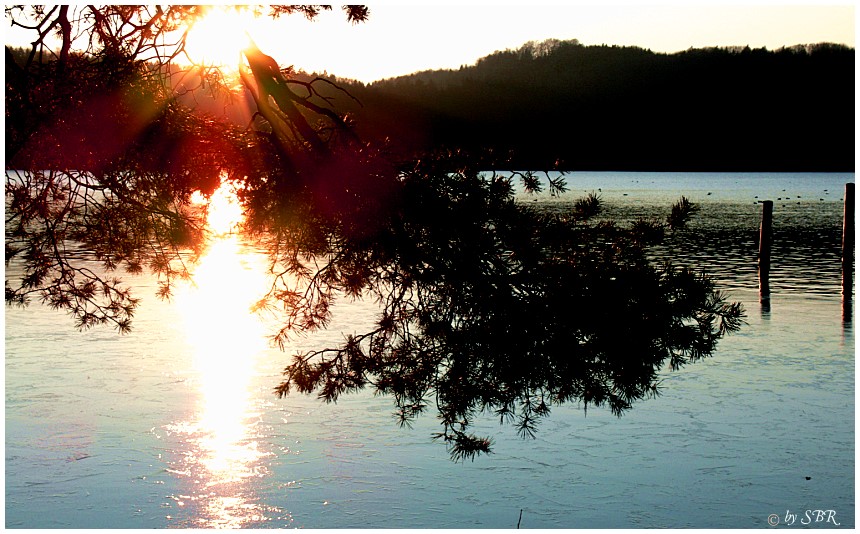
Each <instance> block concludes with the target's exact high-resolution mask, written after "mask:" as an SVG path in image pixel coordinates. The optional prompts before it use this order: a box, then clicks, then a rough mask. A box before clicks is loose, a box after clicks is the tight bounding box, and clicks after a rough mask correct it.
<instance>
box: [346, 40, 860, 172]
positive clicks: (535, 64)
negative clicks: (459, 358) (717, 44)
mask: <svg viewBox="0 0 860 534" xmlns="http://www.w3.org/2000/svg"><path fill="white" fill-rule="evenodd" d="M339 81H340V82H341V83H343V84H344V85H345V86H346V87H347V88H348V90H349V91H350V92H351V93H352V94H354V95H356V96H357V97H358V99H359V100H360V101H361V102H362V104H363V107H357V106H356V107H354V109H353V110H352V113H353V114H354V115H355V117H356V119H357V121H356V122H357V124H358V126H359V128H360V129H363V130H364V135H365V136H377V137H388V138H390V139H392V140H393V142H394V143H395V144H397V145H399V148H408V149H416V150H420V149H425V148H427V147H438V146H457V147H460V148H468V149H486V148H492V149H494V150H496V151H498V152H506V151H510V152H512V153H515V154H517V156H516V157H515V158H514V163H516V164H518V165H520V166H521V167H524V168H526V167H528V168H548V167H549V166H551V165H552V164H554V163H555V162H556V161H558V162H559V163H560V165H561V167H562V168H566V169H571V170H586V169H588V170H642V171H645V170H662V171H680V170H690V171H852V170H853V169H854V114H853V109H854V107H853V103H854V49H853V48H849V47H846V46H842V45H836V44H829V43H821V44H816V45H809V46H801V45H798V46H793V47H786V48H781V49H779V50H775V51H769V50H766V49H763V48H762V49H750V48H749V47H743V48H741V47H731V48H707V49H690V50H687V51H684V52H678V53H674V54H663V53H655V52H651V51H649V50H645V49H642V48H637V47H618V46H605V45H604V46H584V45H582V44H579V43H578V42H577V41H575V40H571V41H559V40H550V41H544V42H541V43H534V42H530V43H527V44H525V45H523V46H522V47H520V48H519V49H517V50H505V51H500V52H496V53H494V54H492V55H490V56H487V57H484V58H482V59H480V60H479V61H478V62H477V63H476V64H475V65H473V66H468V67H461V68H460V69H459V70H441V71H425V72H419V73H416V74H412V75H409V76H402V77H398V78H393V79H386V80H382V81H378V82H374V83H372V84H369V85H363V84H360V83H355V82H349V81H345V80H339Z"/></svg>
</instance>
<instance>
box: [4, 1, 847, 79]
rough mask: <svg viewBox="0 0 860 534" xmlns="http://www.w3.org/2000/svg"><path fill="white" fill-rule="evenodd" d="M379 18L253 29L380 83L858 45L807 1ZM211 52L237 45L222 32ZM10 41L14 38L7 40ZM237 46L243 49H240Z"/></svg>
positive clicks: (412, 13) (274, 44)
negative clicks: (705, 51) (502, 62)
mask: <svg viewBox="0 0 860 534" xmlns="http://www.w3.org/2000/svg"><path fill="white" fill-rule="evenodd" d="M370 7H371V17H370V20H369V21H368V22H366V23H363V24H358V25H350V24H349V23H347V22H346V20H345V17H344V16H343V14H342V13H341V12H340V11H339V10H337V9H336V10H334V11H333V12H328V13H323V14H322V15H321V16H320V17H319V18H318V19H317V20H315V21H312V22H308V21H306V20H304V19H303V18H302V17H300V16H292V17H286V18H282V19H279V20H278V21H276V22H273V21H268V20H267V21H265V22H259V23H253V24H251V25H250V27H249V28H247V29H248V31H249V33H250V34H251V35H252V36H253V37H254V39H255V40H256V42H257V43H258V44H259V46H260V48H261V49H262V50H263V51H264V52H266V53H268V54H269V55H272V56H273V57H275V59H277V60H278V62H279V63H281V64H282V65H290V64H292V65H295V66H296V67H299V68H303V69H305V70H309V71H323V70H326V71H328V72H329V73H332V74H336V75H338V76H343V77H348V78H355V79H358V80H362V81H366V82H370V81H374V80H377V79H380V78H384V77H392V76H397V75H401V74H409V73H412V72H415V71H418V70H426V69H439V68H454V69H456V68H459V67H460V66H461V65H469V64H473V63H474V62H475V61H476V60H477V59H478V58H480V57H483V56H486V55H488V54H490V53H492V52H494V51H496V50H504V49H508V48H518V47H519V46H520V45H522V44H523V43H525V42H526V41H530V40H534V41H540V40H543V39H548V38H557V39H578V40H579V41H580V42H581V43H583V44H586V45H590V44H609V45H634V46H640V47H643V48H648V49H651V50H653V51H655V52H677V51H680V50H686V49H687V48H690V47H696V48H699V47H706V46H735V45H740V46H744V45H749V46H750V47H753V48H757V47H762V46H764V47H767V48H768V49H771V50H773V49H777V48H779V47H781V46H790V45H795V44H811V43H819V42H824V41H827V42H836V43H842V44H846V45H849V46H852V47H853V46H854V35H855V8H854V5H853V4H851V3H848V4H843V5H837V6H833V5H831V6H828V5H823V4H819V3H812V2H806V3H804V4H802V5H800V4H794V5H785V4H782V5H780V4H774V3H765V2H761V1H759V2H748V3H747V4H746V5H743V6H739V5H734V6H731V5H726V4H720V3H698V2H694V3H691V2H686V3H684V4H677V3H676V5H668V6H667V5H663V6H652V5H647V4H646V3H645V2H642V1H627V2H625V3H612V4H601V5H587V4H585V3H583V2H565V3H555V4H552V5H544V6H534V5H529V6H527V7H526V6H524V5H522V4H520V5H500V4H498V3H495V4H491V3H485V4H480V3H470V4H467V5H456V6H455V5H435V6H426V5H423V6H422V5H413V4H408V3H402V2H401V3H395V4H391V3H383V4H372V5H371V6H370ZM213 33H214V34H215V35H213V40H212V41H211V42H210V43H207V44H206V45H205V47H206V48H209V49H213V50H214V49H215V48H217V47H218V46H219V45H223V44H225V43H227V42H229V38H228V37H227V32H226V31H216V32H213ZM6 39H7V40H9V39H10V36H8V35H7V37H6ZM233 48H234V49H235V48H236V47H235V46H234V47H233Z"/></svg>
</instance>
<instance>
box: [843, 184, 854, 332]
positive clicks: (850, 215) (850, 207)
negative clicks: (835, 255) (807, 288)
mask: <svg viewBox="0 0 860 534" xmlns="http://www.w3.org/2000/svg"><path fill="white" fill-rule="evenodd" d="M853 289H854V184H852V183H848V184H845V211H844V212H843V214H842V321H843V322H850V321H851V308H852V306H851V299H852V296H853V295H852V293H853Z"/></svg>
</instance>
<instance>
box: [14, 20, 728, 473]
mask: <svg viewBox="0 0 860 534" xmlns="http://www.w3.org/2000/svg"><path fill="white" fill-rule="evenodd" d="M10 9H11V10H12V12H13V14H16V15H17V14H20V13H18V12H17V11H15V10H16V9H19V8H7V14H8V13H9V10H10ZM20 9H23V8H20ZM147 9H149V8H141V7H140V6H128V7H122V6H113V7H107V8H102V9H96V8H90V7H87V8H79V9H78V10H77V11H75V10H71V11H70V10H52V11H48V12H47V13H45V12H43V11H39V10H38V9H37V10H36V11H35V12H34V13H31V15H32V16H33V17H35V18H36V20H37V21H38V20H42V21H43V22H44V25H35V26H36V27H37V28H46V27H47V28H50V27H52V26H51V25H52V24H53V25H54V26H57V27H59V28H60V30H61V31H62V32H65V28H66V25H67V24H77V25H80V24H89V23H92V24H94V26H92V28H94V29H93V30H91V31H94V32H96V33H97V34H98V42H100V43H102V45H100V46H95V45H94V47H93V48H92V49H91V50H89V53H88V54H73V53H70V52H69V51H68V50H67V49H66V47H65V46H64V47H63V50H61V51H60V53H59V54H58V55H57V57H56V58H54V59H50V60H39V61H36V60H34V58H36V54H35V51H36V50H38V49H39V48H40V47H41V46H42V45H41V44H39V43H37V44H36V45H34V48H33V51H34V53H31V54H29V55H28V59H27V61H26V62H25V63H23V64H18V63H16V62H15V60H14V54H12V53H11V51H10V50H9V49H7V55H6V58H7V67H6V68H7V72H10V73H12V74H13V76H11V77H7V85H6V88H7V92H6V102H7V126H6V130H7V151H8V152H7V180H6V201H7V206H8V209H7V218H6V261H7V264H8V263H9V262H10V261H17V262H21V263H22V264H23V266H24V276H23V278H22V279H20V280H11V281H10V279H9V278H8V277H7V279H6V301H7V303H10V304H25V303H26V302H27V301H28V300H29V299H30V298H31V297H32V296H38V297H39V298H41V300H43V301H44V302H46V303H47V304H49V305H51V306H54V307H57V308H62V309H67V310H68V311H69V312H70V313H71V314H72V315H73V316H74V317H75V318H76V320H77V324H78V325H79V326H80V327H82V328H87V327H91V326H94V325H96V324H103V323H112V324H113V325H115V327H116V328H117V329H118V330H119V331H120V332H127V331H128V330H129V328H130V327H131V319H132V317H133V313H134V310H135V308H136V306H137V305H138V300H137V299H136V297H133V296H132V295H131V293H130V291H129V290H128V288H127V287H125V286H124V285H123V283H122V282H121V281H120V280H119V279H118V278H116V277H114V276H113V275H112V274H111V273H113V272H115V271H116V270H119V269H124V270H126V271H128V272H132V273H134V272H140V271H141V270H143V269H144V268H147V269H149V270H151V271H152V272H154V273H157V274H158V275H159V276H160V277H161V278H162V280H161V283H162V288H161V291H160V293H161V294H162V295H163V296H168V295H169V293H170V289H171V283H172V281H173V280H174V279H175V278H176V277H177V276H178V277H183V276H187V270H186V269H185V262H186V261H193V252H194V251H195V250H197V249H199V247H200V246H201V245H202V244H203V242H204V239H205V229H204V225H203V223H202V221H203V215H204V214H203V213H202V212H201V210H200V209H196V208H194V207H193V205H192V204H191V203H190V197H191V195H192V193H194V192H195V191H200V192H203V193H204V194H208V193H211V192H212V191H213V190H214V189H215V188H216V187H217V186H218V184H219V183H221V181H222V180H225V179H226V180H229V181H231V182H232V183H233V184H234V185H235V187H236V189H237V194H238V196H239V200H240V202H241V204H242V206H243V208H244V210H245V216H246V217H245V222H244V226H243V228H242V230H243V232H244V233H245V234H246V236H247V237H248V238H249V239H254V240H255V241H256V242H258V243H261V244H263V245H265V246H266V247H267V250H268V252H269V255H270V259H271V273H272V279H271V280H272V284H271V287H270V290H269V291H268V293H267V294H266V295H264V296H263V298H261V299H260V301H259V303H258V304H257V309H258V310H259V311H263V310H269V311H274V312H276V313H278V314H279V315H278V316H279V317H280V319H281V321H282V324H281V328H280V329H279V330H278V331H277V332H275V333H274V334H273V340H274V341H275V342H276V343H278V344H280V345H281V346H282V347H285V346H286V343H287V341H288V340H289V338H290V336H292V335H295V334H297V333H300V332H304V331H309V330H314V329H318V328H324V327H326V326H327V324H328V322H329V320H330V318H331V311H332V305H333V303H334V301H335V300H336V299H338V298H342V297H347V298H373V299H376V301H377V302H378V303H379V305H380V312H379V316H378V320H377V321H376V323H375V325H374V326H373V328H372V329H371V330H369V331H367V332H364V333H360V334H354V335H351V336H349V337H348V338H347V339H346V340H345V341H344V343H343V344H342V345H340V346H335V347H329V348H323V349H320V350H315V351H311V352H309V353H305V354H298V355H295V356H294V359H293V361H292V363H291V364H290V365H289V366H288V367H287V368H286V369H285V373H284V374H285V378H284V380H283V382H282V383H281V384H280V385H279V386H277V388H276V392H277V393H278V394H279V395H286V394H288V393H290V392H291V391H293V390H295V391H299V392H303V393H312V392H316V393H317V395H319V397H320V398H322V399H324V400H327V401H333V400H336V399H338V398H339V396H340V395H342V394H343V393H346V392H350V391H355V390H358V389H362V388H372V389H374V390H375V391H377V392H379V393H382V394H386V395H390V396H391V397H392V398H393V400H394V403H395V405H396V407H397V410H398V417H399V420H400V421H401V422H402V423H403V424H408V423H409V422H410V421H412V420H413V419H414V418H415V417H416V416H418V415H419V414H420V413H422V412H423V411H424V410H425V409H426V408H427V407H429V406H433V407H435V409H436V411H437V412H438V416H439V418H440V423H441V430H440V432H439V433H438V434H437V435H436V437H437V438H438V439H440V440H442V441H443V442H444V443H446V445H447V446H448V448H449V451H450V453H451V456H452V458H454V459H457V460H460V459H466V458H474V457H475V455H477V454H479V453H486V452H489V451H490V449H491V442H490V440H489V439H488V438H486V437H481V436H476V435H474V434H473V433H472V432H471V424H472V422H473V421H474V419H475V417H476V416H477V415H478V414H480V413H484V412H489V413H493V414H495V415H497V416H498V417H499V418H500V419H501V421H502V422H503V423H512V424H514V425H516V427H517V429H518V431H519V432H520V434H521V435H523V436H532V435H533V434H534V432H535V430H536V428H537V425H538V421H539V420H540V419H541V418H542V417H545V416H547V415H548V414H549V413H550V410H551V408H552V407H553V406H556V405H559V404H562V403H566V402H579V403H581V404H582V405H583V406H584V407H585V408H588V407H589V406H604V405H605V406H608V407H609V408H610V409H611V410H612V412H613V413H615V414H618V415H620V414H622V413H623V412H624V411H625V410H627V409H629V408H630V407H631V406H632V404H633V403H634V402H635V401H637V400H639V399H642V398H644V397H647V396H649V395H655V394H657V392H658V378H657V377H658V373H659V371H660V370H661V369H662V368H663V367H665V366H669V367H670V368H672V369H676V368H678V367H680V366H682V365H684V364H686V363H688V362H692V361H696V360H698V359H700V358H703V357H706V356H709V355H711V354H712V353H713V351H714V350H715V347H716V343H717V341H718V340H719V339H720V338H721V337H722V336H723V335H725V334H726V333H728V332H731V331H734V330H736V329H737V328H738V327H739V326H740V321H741V318H742V315H743V311H742V309H741V308H740V306H739V305H737V304H730V303H728V302H726V300H725V298H724V296H723V295H722V294H721V293H720V292H719V291H718V290H717V289H716V288H715V287H714V285H713V282H712V281H711V280H710V279H709V278H707V277H706V276H705V275H703V274H701V273H696V272H694V271H693V270H690V269H678V268H674V267H672V266H671V265H663V266H654V265H652V264H651V263H649V262H648V261H647V259H646V256H645V250H646V247H648V246H649V245H652V244H654V243H656V242H658V241H659V240H660V238H661V237H662V235H663V226H662V225H660V224H657V223H653V222H644V221H643V222H639V223H637V224H635V225H634V226H633V227H631V228H621V227H619V226H617V225H615V224H612V223H607V222H591V221H592V218H593V215H595V214H596V213H598V211H599V208H600V200H599V198H598V197H597V196H596V195H591V196H590V197H588V198H586V199H583V201H582V202H581V204H578V205H577V206H578V208H577V209H576V210H575V211H574V212H572V213H569V214H561V215H549V214H542V213H538V212H535V211H533V210H531V209H529V208H528V207H527V206H525V205H523V204H522V203H518V202H515V201H514V196H513V191H514V187H515V186H516V187H522V188H523V189H524V190H526V191H529V192H532V193H537V192H539V191H541V190H542V189H543V188H544V187H548V189H549V193H550V194H557V193H559V192H562V191H563V190H564V189H565V184H564V180H563V179H562V178H557V177H555V175H549V174H544V175H541V174H540V173H536V172H507V173H502V172H498V171H492V169H502V168H510V167H511V160H510V159H509V158H510V154H509V153H508V152H507V151H506V150H487V151H475V150H451V149H449V150H438V151H434V152H425V153H423V154H422V155H421V157H420V158H415V157H410V156H409V155H404V154H402V153H392V147H391V146H390V145H389V146H386V145H382V146H379V145H374V144H371V143H367V142H366V141H362V140H361V139H360V138H359V136H357V135H356V133H355V130H354V129H353V128H352V124H351V122H350V121H349V120H348V119H347V118H346V117H345V116H344V115H343V114H342V113H340V112H339V111H337V110H335V109H333V107H332V106H331V105H330V104H331V103H332V102H333V100H331V99H330V98H329V97H328V96H327V94H328V92H330V91H334V92H335V93H339V94H341V96H344V95H346V93H344V92H343V90H342V88H341V87H340V86H338V85H337V84H334V83H333V82H332V81H330V80H325V79H322V78H311V79H300V78H296V77H293V75H292V73H291V72H290V71H289V69H282V68H280V66H279V65H278V63H277V62H276V60H275V59H274V58H273V57H271V56H268V55H266V54H265V53H263V52H262V51H261V50H259V49H258V48H257V47H256V46H253V47H251V48H250V49H248V50H246V51H245V59H246V61H247V64H246V65H243V68H242V69H241V78H242V82H243V83H244V86H245V90H246V91H247V92H248V93H249V94H250V95H251V98H252V100H253V101H254V102H255V103H256V111H257V114H256V116H255V117H254V121H253V123H252V127H251V128H243V127H237V126H235V125H233V124H231V123H230V122H228V121H226V120H218V119H216V118H213V117H211V116H207V115H204V114H200V113H199V112H196V111H194V110H192V109H189V108H187V107H185V106H183V105H182V104H181V103H180V102H179V100H178V99H177V95H176V93H175V92H174V88H175V86H174V85H173V84H171V83H169V80H167V78H169V77H170V75H171V74H172V73H173V72H174V71H172V70H170V69H169V67H170V64H169V63H170V62H169V59H168V60H167V61H166V62H165V63H158V62H156V63H153V62H152V61H150V60H149V59H150V58H144V59H147V60H144V59H142V58H140V57H138V54H139V52H140V51H141V50H150V48H149V44H150V43H149V41H148V39H149V36H151V35H153V34H158V33H159V32H160V31H161V30H162V29H163V28H165V27H168V26H169V25H180V24H181V23H182V22H183V21H187V20H189V18H191V19H193V17H196V16H199V14H200V13H199V12H198V11H197V10H196V8H193V7H190V6H184V7H180V8H177V9H176V10H173V8H158V9H156V10H155V11H154V12H151V13H150V12H149V11H147ZM270 9H271V10H272V12H271V14H272V15H273V16H279V15H281V14H289V13H291V12H293V13H294V12H298V13H301V14H304V15H305V16H309V17H313V16H315V13H317V12H318V10H319V9H322V8H320V7H317V6H273V7H271V8H270ZM345 11H346V14H347V19H348V20H350V21H353V22H355V21H360V20H363V18H365V17H366V16H367V15H368V12H367V10H366V9H365V8H362V7H361V6H347V8H346V9H345ZM73 15H74V16H73ZM75 16H76V17H77V18H74V17H75ZM106 20H108V21H110V20H112V21H113V22H110V23H108V22H106ZM52 21H53V22H52ZM123 28H125V29H124V30H123ZM144 29H145V30H146V31H145V32H144V31H143V30H144ZM124 31H128V32H130V34H129V35H131V36H132V37H131V38H126V37H124V35H126V33H124ZM98 32H101V33H98ZM146 32H148V33H146ZM64 35H65V33H64ZM64 42H65V41H64ZM182 44H183V43H181V42H180V43H179V44H178V45H177V46H179V47H181V46H182ZM173 52H175V49H172V51H171V52H170V53H166V55H164V56H162V57H166V58H172V57H174V55H172V54H173ZM166 80H167V81H166ZM347 99H348V100H349V99H350V97H349V96H348V95H347ZM106 131H107V132H109V134H110V135H105V132H106ZM500 154H501V155H500ZM515 155H516V154H514V156H515ZM9 169H15V171H14V172H9ZM488 169H489V170H488ZM684 209H685V210H686V211H685V213H687V214H689V213H691V212H692V210H693V209H694V207H693V206H692V205H689V203H688V204H687V205H686V208H684ZM682 218H683V217H682ZM81 250H83V251H86V252H87V254H90V255H92V257H93V258H94V259H96V260H98V261H99V262H100V263H101V267H102V268H103V270H104V271H105V272H106V273H108V274H107V275H105V274H104V273H97V272H94V271H93V270H92V269H91V268H89V267H87V265H89V264H84V263H82V262H81V261H80V255H79V254H78V252H79V251H81Z"/></svg>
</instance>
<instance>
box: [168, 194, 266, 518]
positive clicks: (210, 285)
mask: <svg viewBox="0 0 860 534" xmlns="http://www.w3.org/2000/svg"><path fill="white" fill-rule="evenodd" d="M240 217H241V210H240V209H239V208H238V204H237V203H236V202H235V198H232V197H231V195H230V193H229V191H228V190H227V188H226V187H224V186H222V188H220V189H219V190H218V191H216V193H215V194H214V195H213V197H212V203H211V205H210V207H209V219H208V222H209V226H210V228H211V229H212V230H213V232H214V233H215V236H214V237H213V238H212V241H211V242H210V244H209V247H208V250H207V251H206V253H205V254H204V255H203V257H202V258H201V259H200V262H199V264H198V265H197V266H196V268H195V269H194V273H193V284H188V285H184V286H182V287H181V288H180V290H179V291H178V294H177V296H176V306H177V308H178V309H179V311H180V315H181V317H182V323H183V327H182V330H183V332H184V333H185V340H186V342H187V343H188V345H189V347H190V349H191V351H192V353H193V358H192V360H193V368H194V370H195V371H196V376H195V377H194V384H195V386H196V389H197V391H198V393H199V404H198V406H197V409H196V411H195V412H194V416H193V418H192V420H190V421H180V422H177V423H174V424H171V425H168V426H167V429H168V430H169V431H172V432H176V433H179V434H180V435H184V436H186V442H187V443H188V444H189V447H188V449H187V450H186V451H185V452H186V453H185V455H184V457H183V459H182V460H181V465H180V466H179V467H180V468H179V469H177V470H176V472H177V473H181V474H184V475H186V476H188V477H189V480H193V481H194V482H193V484H196V485H197V488H191V489H190V493H194V490H195V489H196V492H197V493H196V495H192V496H190V498H189V499H181V498H175V499H174V500H175V501H176V502H177V505H178V506H185V505H186V501H190V502H192V503H196V506H197V507H198V510H197V513H198V514H199V517H198V518H197V519H196V522H195V523H193V524H192V525H189V526H203V527H225V528H236V527H242V526H244V525H245V524H246V523H248V522H249V521H259V520H261V519H262V518H263V514H262V513H261V511H260V509H259V506H257V505H256V504H254V503H253V502H252V500H253V498H254V496H253V491H251V490H250V489H249V484H248V480H247V479H250V478H252V477H255V476H258V475H259V474H260V466H259V460H260V459H261V458H262V457H263V456H265V453H263V452H261V451H260V446H259V443H258V438H259V436H258V435H257V431H256V428H255V423H256V420H257V419H258V418H259V414H257V413H254V404H253V399H252V397H251V380H252V378H253V376H254V374H255V364H256V360H257V358H258V357H259V356H260V354H261V353H262V352H263V351H264V350H265V349H266V340H265V334H266V332H265V329H264V326H263V324H262V322H261V321H260V320H259V319H258V317H257V316H255V315H253V314H251V313H250V312H249V310H250V307H251V304H252V303H253V302H254V301H255V300H256V299H257V298H259V297H260V295H262V292H263V291H264V289H265V283H266V278H265V274H264V273H265V266H264V262H263V259H262V258H260V257H259V256H258V255H256V254H254V253H252V252H249V251H246V250H243V247H242V244H241V242H240V240H239V237H238V236H237V235H234V234H227V233H226V232H229V231H230V230H231V229H232V228H234V227H235V226H236V225H237V224H238V223H239V222H240V221H239V218H240Z"/></svg>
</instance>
